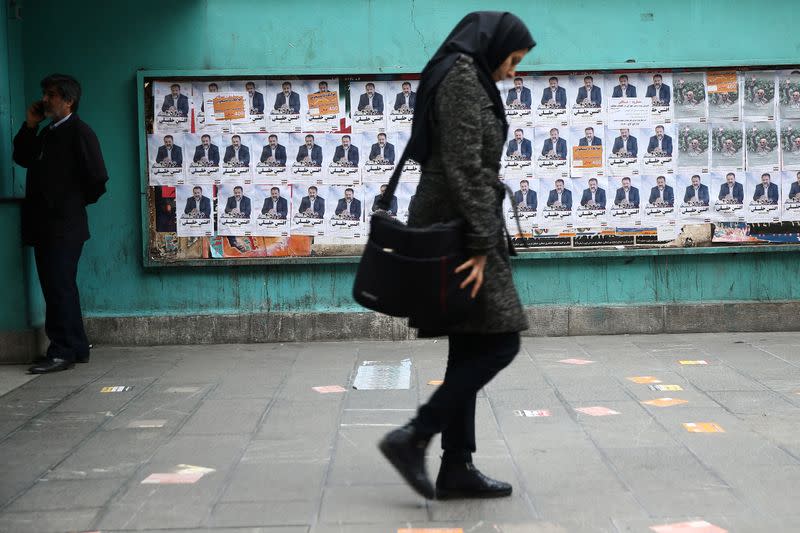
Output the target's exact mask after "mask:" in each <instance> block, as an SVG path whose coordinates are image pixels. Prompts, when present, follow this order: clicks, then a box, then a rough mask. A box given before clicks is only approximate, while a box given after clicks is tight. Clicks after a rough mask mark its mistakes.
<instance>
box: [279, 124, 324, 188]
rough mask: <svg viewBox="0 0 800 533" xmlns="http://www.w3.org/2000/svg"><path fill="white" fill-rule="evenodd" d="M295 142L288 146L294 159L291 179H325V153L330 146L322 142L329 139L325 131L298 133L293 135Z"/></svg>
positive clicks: (290, 155) (292, 159)
mask: <svg viewBox="0 0 800 533" xmlns="http://www.w3.org/2000/svg"><path fill="white" fill-rule="evenodd" d="M292 140H294V142H293V143H292V144H291V145H290V146H289V147H287V149H289V150H290V152H289V157H290V158H291V161H292V166H291V171H290V179H292V180H317V181H321V180H323V179H325V175H326V170H327V167H326V161H325V154H326V153H327V152H328V151H329V148H330V147H328V146H323V145H322V144H323V143H325V142H326V141H327V137H326V135H325V134H324V133H306V134H301V133H296V134H294V135H293V136H292Z"/></svg>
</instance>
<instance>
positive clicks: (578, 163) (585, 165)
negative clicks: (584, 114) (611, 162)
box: [570, 125, 605, 175]
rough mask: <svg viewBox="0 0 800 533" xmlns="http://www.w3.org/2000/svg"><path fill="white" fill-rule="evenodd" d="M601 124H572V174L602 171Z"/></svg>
mask: <svg viewBox="0 0 800 533" xmlns="http://www.w3.org/2000/svg"><path fill="white" fill-rule="evenodd" d="M604 134H605V131H604V129H603V126H583V125H581V126H572V127H571V128H570V138H571V139H572V159H571V161H572V172H571V173H572V174H573V175H583V174H585V173H589V174H597V173H602V171H603V135H604Z"/></svg>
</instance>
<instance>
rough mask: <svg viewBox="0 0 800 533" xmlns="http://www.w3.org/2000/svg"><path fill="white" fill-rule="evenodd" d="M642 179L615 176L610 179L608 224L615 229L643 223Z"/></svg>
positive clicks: (638, 177) (634, 176)
mask: <svg viewBox="0 0 800 533" xmlns="http://www.w3.org/2000/svg"><path fill="white" fill-rule="evenodd" d="M641 189H642V177H641V176H638V175H631V176H614V177H610V178H609V179H608V192H609V194H608V199H609V202H608V203H607V208H608V214H607V216H608V223H609V225H612V226H615V227H630V226H632V225H633V226H638V225H641V223H642V192H641Z"/></svg>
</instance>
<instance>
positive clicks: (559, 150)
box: [542, 128, 567, 159]
mask: <svg viewBox="0 0 800 533" xmlns="http://www.w3.org/2000/svg"><path fill="white" fill-rule="evenodd" d="M542 155H543V156H544V157H549V158H552V159H566V158H567V141H566V139H562V138H561V137H559V133H558V128H551V129H550V137H548V138H547V139H545V140H544V144H543V145H542Z"/></svg>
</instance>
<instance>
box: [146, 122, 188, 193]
mask: <svg viewBox="0 0 800 533" xmlns="http://www.w3.org/2000/svg"><path fill="white" fill-rule="evenodd" d="M184 144H185V138H184V134H183V133H167V134H161V133H151V134H148V135H147V163H148V165H147V166H148V176H149V177H148V183H149V184H150V185H176V184H177V183H178V182H183V179H184V169H183V167H184V164H183V163H184V161H183V160H184V149H185V146H184Z"/></svg>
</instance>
